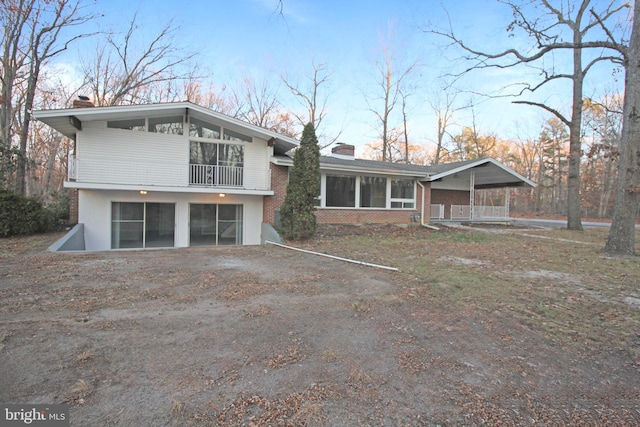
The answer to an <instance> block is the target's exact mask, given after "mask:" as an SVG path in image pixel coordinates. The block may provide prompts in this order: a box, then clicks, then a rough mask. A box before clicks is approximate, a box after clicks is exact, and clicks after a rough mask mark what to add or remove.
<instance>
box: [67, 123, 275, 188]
mask: <svg viewBox="0 0 640 427" xmlns="http://www.w3.org/2000/svg"><path fill="white" fill-rule="evenodd" d="M244 147H245V154H244V188H246V189H249V190H252V189H258V190H265V189H269V187H270V183H269V157H268V152H269V149H268V147H267V143H266V141H264V140H261V139H258V138H254V142H253V143H247V144H244ZM77 150H78V151H77V156H76V157H77V160H78V176H77V181H78V182H84V183H100V184H129V185H140V186H143V185H144V186H152V185H157V186H170V187H187V186H188V185H189V137H188V136H186V135H166V134H158V133H152V132H138V131H130V130H122V129H109V128H107V127H106V123H105V122H85V123H83V131H82V132H78V136H77Z"/></svg>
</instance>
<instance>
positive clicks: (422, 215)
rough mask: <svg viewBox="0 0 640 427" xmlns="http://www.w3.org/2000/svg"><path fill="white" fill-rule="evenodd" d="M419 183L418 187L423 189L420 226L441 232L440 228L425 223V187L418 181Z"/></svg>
mask: <svg viewBox="0 0 640 427" xmlns="http://www.w3.org/2000/svg"><path fill="white" fill-rule="evenodd" d="M416 182H417V183H418V185H419V186H420V188H422V203H421V204H422V213H421V214H420V225H422V226H423V227H427V228H430V229H432V230H440V229H439V228H438V227H435V226H433V225H430V224H425V223H424V185H422V183H421V182H420V181H419V180H418V181H416ZM429 215H431V214H429Z"/></svg>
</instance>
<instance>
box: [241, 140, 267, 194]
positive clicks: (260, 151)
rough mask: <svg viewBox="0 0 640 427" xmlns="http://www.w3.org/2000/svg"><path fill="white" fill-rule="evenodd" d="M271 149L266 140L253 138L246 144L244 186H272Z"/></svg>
mask: <svg viewBox="0 0 640 427" xmlns="http://www.w3.org/2000/svg"><path fill="white" fill-rule="evenodd" d="M268 173H269V151H268V147H267V143H266V141H264V140H260V139H258V138H253V142H252V143H250V144H245V146H244V187H245V188H247V189H250V190H266V189H269V188H270V182H269V180H270V177H269V175H268Z"/></svg>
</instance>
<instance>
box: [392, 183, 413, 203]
mask: <svg viewBox="0 0 640 427" xmlns="http://www.w3.org/2000/svg"><path fill="white" fill-rule="evenodd" d="M414 193H415V184H414V182H413V180H409V179H392V180H391V207H392V208H397V209H413V208H414V207H415V197H414Z"/></svg>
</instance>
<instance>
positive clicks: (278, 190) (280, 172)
mask: <svg viewBox="0 0 640 427" xmlns="http://www.w3.org/2000/svg"><path fill="white" fill-rule="evenodd" d="M270 167H271V189H272V190H273V191H274V195H273V196H265V198H264V204H263V207H262V218H263V219H262V220H263V221H264V222H266V223H268V224H275V222H276V220H275V211H276V209H280V206H282V203H283V202H284V198H285V196H286V195H287V184H288V183H289V168H287V167H286V166H278V165H274V164H273V163H271V164H270Z"/></svg>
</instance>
